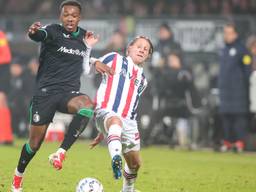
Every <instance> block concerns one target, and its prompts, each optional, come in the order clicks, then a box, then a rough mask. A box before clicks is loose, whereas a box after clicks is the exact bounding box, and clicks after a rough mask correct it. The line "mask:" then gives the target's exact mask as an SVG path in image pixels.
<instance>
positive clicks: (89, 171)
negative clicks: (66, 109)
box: [0, 141, 256, 192]
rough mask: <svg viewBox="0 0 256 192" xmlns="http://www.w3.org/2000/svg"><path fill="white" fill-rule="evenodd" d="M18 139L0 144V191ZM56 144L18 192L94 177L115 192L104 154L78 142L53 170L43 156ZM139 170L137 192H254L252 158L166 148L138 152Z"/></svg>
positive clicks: (63, 191) (255, 161)
mask: <svg viewBox="0 0 256 192" xmlns="http://www.w3.org/2000/svg"><path fill="white" fill-rule="evenodd" d="M23 143H24V141H16V143H15V145H14V146H12V147H6V146H0V192H8V191H9V188H10V183H11V179H12V174H13V171H14V168H15V166H16V164H17V160H18V156H19V154H20V149H21V146H22V144H23ZM57 147H58V144H57V143H44V144H43V145H42V147H41V149H40V151H39V152H38V154H37V155H36V156H35V158H34V159H33V160H32V162H31V163H30V165H29V166H28V168H27V172H26V174H25V179H24V184H23V189H24V192H75V186H76V184H77V182H78V181H79V180H80V179H82V178H84V177H95V178H97V179H99V180H100V181H101V182H102V184H103V186H104V190H105V192H119V191H120V189H121V185H122V180H118V181H116V180H114V179H113V177H112V171H111V167H110V158H109V155H108V150H107V148H106V147H104V146H98V147H96V148H95V149H93V150H90V149H89V147H88V142H83V141H79V142H77V143H75V145H74V146H73V148H72V149H71V150H70V151H69V152H68V156H67V158H66V161H65V162H64V168H63V170H61V171H55V170H54V169H53V168H52V167H51V166H50V165H49V163H48V155H49V154H50V153H52V152H54V151H55V150H56V149H57ZM141 155H142V158H143V166H142V168H141V170H140V173H139V177H138V180H137V184H136V187H137V188H138V189H139V190H140V191H142V192H255V191H256V154H254V153H245V154H233V153H226V154H222V153H215V152H211V151H197V152H189V151H180V150H170V149H169V148H167V147H149V148H143V149H142V152H141Z"/></svg>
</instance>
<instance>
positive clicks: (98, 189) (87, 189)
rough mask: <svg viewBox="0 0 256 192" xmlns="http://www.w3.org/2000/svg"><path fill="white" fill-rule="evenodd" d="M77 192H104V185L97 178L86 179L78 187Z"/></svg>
mask: <svg viewBox="0 0 256 192" xmlns="http://www.w3.org/2000/svg"><path fill="white" fill-rule="evenodd" d="M76 192H104V190H103V186H102V184H101V183H100V182H99V181H98V180H97V179H95V178H90V177H87V178H84V179H81V180H80V181H79V183H78V184H77V186H76Z"/></svg>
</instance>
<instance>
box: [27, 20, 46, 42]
mask: <svg viewBox="0 0 256 192" xmlns="http://www.w3.org/2000/svg"><path fill="white" fill-rule="evenodd" d="M28 36H29V38H30V39H32V40H33V41H37V42H39V41H43V40H45V39H46V36H47V32H46V31H45V30H43V29H42V25H41V23H40V22H35V23H33V24H32V25H31V26H30V27H29V29H28Z"/></svg>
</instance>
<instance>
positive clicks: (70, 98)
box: [58, 92, 93, 114]
mask: <svg viewBox="0 0 256 192" xmlns="http://www.w3.org/2000/svg"><path fill="white" fill-rule="evenodd" d="M82 108H93V102H92V100H91V99H90V97H89V96H88V95H85V94H82V93H80V92H71V93H67V94H64V95H63V96H62V98H61V100H60V101H59V104H58V111H60V112H62V113H71V114H74V113H76V112H77V111H79V110H80V109H82Z"/></svg>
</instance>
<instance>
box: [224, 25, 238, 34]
mask: <svg viewBox="0 0 256 192" xmlns="http://www.w3.org/2000/svg"><path fill="white" fill-rule="evenodd" d="M224 27H231V28H233V29H234V31H235V32H236V33H238V29H237V26H236V24H235V23H234V22H227V23H226V24H225V26H224Z"/></svg>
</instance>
